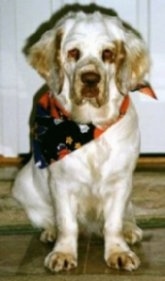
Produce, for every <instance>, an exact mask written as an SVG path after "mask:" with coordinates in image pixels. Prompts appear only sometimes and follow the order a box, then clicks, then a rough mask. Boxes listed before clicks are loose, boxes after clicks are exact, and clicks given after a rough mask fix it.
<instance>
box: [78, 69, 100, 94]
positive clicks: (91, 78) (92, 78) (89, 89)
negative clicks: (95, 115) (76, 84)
mask: <svg viewBox="0 0 165 281" xmlns="http://www.w3.org/2000/svg"><path fill="white" fill-rule="evenodd" d="M100 80H101V77H100V74H98V73H96V72H92V71H90V72H85V73H82V74H81V81H82V83H83V87H82V90H81V95H82V97H83V98H95V97H97V96H98V95H99V88H98V83H99V82H100Z"/></svg>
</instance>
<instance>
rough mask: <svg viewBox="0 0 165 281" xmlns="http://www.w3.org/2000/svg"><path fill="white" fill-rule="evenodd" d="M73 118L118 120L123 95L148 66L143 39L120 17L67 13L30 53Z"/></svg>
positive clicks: (99, 120)
mask: <svg viewBox="0 0 165 281" xmlns="http://www.w3.org/2000/svg"><path fill="white" fill-rule="evenodd" d="M28 60H29V62H30V64H31V65H32V66H33V67H34V68H35V69H36V70H37V71H38V72H39V73H40V75H41V76H43V77H44V78H45V80H46V81H47V83H48V85H49V87H50V88H51V90H52V91H53V93H54V95H56V97H57V98H58V99H60V100H61V101H62V103H63V105H64V106H65V107H66V109H67V110H69V111H70V113H71V115H72V117H73V119H74V120H76V121H78V122H84V123H85V122H93V123H99V122H100V123H102V122H104V121H105V120H106V119H108V120H110V119H113V120H115V118H117V116H118V114H119V107H120V104H121V102H122V99H123V96H124V95H126V94H128V92H129V91H130V90H131V89H133V88H135V87H136V86H137V84H138V83H139V82H141V81H142V80H143V78H144V75H145V74H146V72H147V71H148V69H149V58H148V53H147V51H146V48H145V45H144V42H143V41H142V39H141V37H140V36H139V35H138V34H137V33H136V32H135V31H134V30H133V29H132V28H130V27H129V26H128V25H126V24H125V23H123V22H122V21H121V20H120V18H119V17H117V16H116V17H115V16H108V15H105V14H101V13H99V12H95V13H91V14H85V13H83V12H78V13H69V14H68V15H67V16H65V17H64V18H63V19H62V20H60V21H59V22H58V23H57V24H56V26H55V27H54V28H53V29H51V30H49V31H47V32H46V33H45V34H44V35H43V36H42V37H41V39H40V40H39V41H38V42H37V43H36V44H34V45H33V46H32V47H31V48H30V50H29V53H28Z"/></svg>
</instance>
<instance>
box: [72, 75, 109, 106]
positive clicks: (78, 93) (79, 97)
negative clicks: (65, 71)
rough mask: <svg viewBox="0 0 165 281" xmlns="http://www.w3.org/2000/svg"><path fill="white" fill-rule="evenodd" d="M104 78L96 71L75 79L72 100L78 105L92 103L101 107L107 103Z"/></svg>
mask: <svg viewBox="0 0 165 281" xmlns="http://www.w3.org/2000/svg"><path fill="white" fill-rule="evenodd" d="M104 84H105V83H104V81H103V78H102V76H101V75H100V74H99V73H98V72H95V71H86V72H83V73H81V74H80V75H79V78H78V79H75V83H74V90H73V96H72V100H73V102H74V103H75V104H76V105H82V104H85V103H90V104H92V105H93V106H94V107H101V106H102V105H103V104H105V102H106V95H105V85H104Z"/></svg>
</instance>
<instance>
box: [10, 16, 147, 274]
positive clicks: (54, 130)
mask: <svg viewBox="0 0 165 281" xmlns="http://www.w3.org/2000/svg"><path fill="white" fill-rule="evenodd" d="M28 60H29V62H30V64H31V65H32V66H33V67H34V68H35V69H36V70H37V71H38V72H39V74H40V75H42V77H44V79H45V80H46V82H47V84H48V85H49V88H50V91H49V92H47V93H45V94H44V95H43V96H42V97H41V99H40V100H39V103H38V104H37V113H36V120H35V126H34V128H33V138H34V141H33V147H34V157H33V158H32V159H31V160H30V162H29V163H28V164H27V165H26V166H25V167H24V168H23V169H22V170H21V172H20V173H19V175H18V177H17V179H16V181H15V184H14V188H13V195H14V197H15V198H16V199H17V200H18V201H19V202H21V204H22V205H23V206H24V208H25V211H26V212H27V215H28V217H29V218H30V220H31V221H32V223H33V224H34V225H35V226H37V227H39V228H42V229H43V230H44V231H43V233H42V234H41V240H42V241H54V240H56V243H55V246H54V248H53V250H52V252H51V253H49V255H48V256H47V257H46V259H45V266H46V267H48V268H49V269H50V270H51V271H52V272H58V271H61V270H69V269H71V268H74V267H76V266H77V240H78V233H79V229H81V227H83V228H84V227H85V228H86V231H90V232H96V233H98V234H102V235H103V236H104V241H105V250H104V258H105V261H106V263H107V265H108V266H109V267H111V268H117V269H119V268H122V269H125V270H129V271H132V270H135V269H137V268H138V266H139V264H140V261H139V258H138V257H137V256H136V254H135V253H134V252H133V251H132V250H131V249H130V248H129V246H128V244H134V243H135V242H137V241H140V240H141V238H142V231H141V230H140V229H139V228H138V227H137V226H136V223H135V220H134V216H133V212H132V207H131V202H130V196H131V190H132V174H133V170H134V168H135V165H136V161H137V157H138V154H139V128H138V120H137V115H136V112H135V109H134V107H133V105H132V102H131V100H130V98H129V91H131V90H133V89H135V88H136V87H137V85H138V84H139V83H141V82H142V81H143V78H144V75H145V74H146V73H147V72H148V69H149V58H148V53H147V50H146V47H145V45H144V42H143V41H142V39H141V37H140V36H139V35H138V34H137V33H136V32H134V30H133V29H131V28H130V27H128V25H126V24H125V23H123V22H122V21H121V20H120V18H119V17H117V16H111V15H109V16H108V15H106V14H102V13H100V12H98V11H97V12H94V13H88V14H86V13H84V12H82V11H81V12H73V13H72V12H71V13H69V14H67V15H66V16H65V17H63V18H62V19H61V20H60V21H58V23H57V24H56V25H55V26H54V28H53V29H51V30H49V31H47V32H46V33H45V34H44V35H43V36H42V37H41V39H40V40H39V41H38V42H37V43H35V44H34V45H33V46H32V47H31V48H30V50H29V53H28ZM72 129H73V131H72ZM92 138H93V139H92ZM83 144H84V145H83ZM73 150H74V151H73Z"/></svg>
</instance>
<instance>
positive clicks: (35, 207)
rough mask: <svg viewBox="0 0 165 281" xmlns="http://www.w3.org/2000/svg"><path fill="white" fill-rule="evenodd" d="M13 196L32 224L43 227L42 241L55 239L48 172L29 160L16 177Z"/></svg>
mask: <svg viewBox="0 0 165 281" xmlns="http://www.w3.org/2000/svg"><path fill="white" fill-rule="evenodd" d="M12 194H13V197H14V198H15V199H16V200H17V201H18V202H19V203H21V205H22V206H23V208H24V209H25V212H26V214H27V216H28V218H29V219H30V221H31V223H32V225H33V226H35V227H38V228H41V229H43V230H44V231H43V233H42V234H41V241H42V242H47V241H48V242H52V241H53V240H55V216H54V210H53V207H52V205H53V204H52V202H51V196H50V194H49V187H48V172H47V170H46V169H44V170H39V169H38V168H36V167H35V166H34V163H33V160H31V161H30V162H29V163H28V164H27V165H26V166H25V167H23V169H22V170H21V171H20V172H19V173H18V176H17V177H16V180H15V183H14V186H13V189H12Z"/></svg>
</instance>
